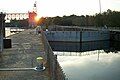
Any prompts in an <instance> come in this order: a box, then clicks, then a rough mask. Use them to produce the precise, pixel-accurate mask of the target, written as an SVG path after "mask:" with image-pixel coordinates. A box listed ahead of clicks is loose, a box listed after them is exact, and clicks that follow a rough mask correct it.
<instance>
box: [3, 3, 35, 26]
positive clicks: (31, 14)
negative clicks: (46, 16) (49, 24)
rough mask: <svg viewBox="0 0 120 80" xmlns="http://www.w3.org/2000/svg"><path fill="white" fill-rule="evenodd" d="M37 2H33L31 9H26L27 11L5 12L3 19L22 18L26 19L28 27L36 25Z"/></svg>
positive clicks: (8, 20) (7, 20)
mask: <svg viewBox="0 0 120 80" xmlns="http://www.w3.org/2000/svg"><path fill="white" fill-rule="evenodd" d="M36 4H37V2H35V3H34V6H33V10H32V11H30V12H29V11H28V13H6V16H5V20H6V22H10V20H24V19H27V20H28V23H29V27H33V26H36V25H37V23H36V21H35V17H36V16H37V5H36Z"/></svg>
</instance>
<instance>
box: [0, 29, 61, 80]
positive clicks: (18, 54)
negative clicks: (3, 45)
mask: <svg viewBox="0 0 120 80" xmlns="http://www.w3.org/2000/svg"><path fill="white" fill-rule="evenodd" d="M8 38H10V39H12V48H9V49H4V50H3V52H2V53H1V54H0V69H1V71H0V80H55V78H53V76H54V77H55V75H52V76H51V74H50V69H49V67H48V66H50V65H48V62H47V61H48V60H47V59H48V57H47V55H46V53H45V48H44V45H45V44H44V43H43V41H42V35H41V34H36V31H35V30H34V29H29V30H25V31H23V32H21V33H19V34H15V35H12V36H9V37H8ZM39 56H41V57H43V58H44V66H45V67H46V69H45V70H44V71H41V72H39V71H35V70H32V68H34V67H36V66H37V65H38V63H37V61H36V58H37V57H39ZM5 68H6V70H5ZM19 68H20V69H22V70H21V71H20V70H18V69H19ZM2 69H3V71H2ZM9 69H11V70H9ZM12 69H15V70H12ZM24 69H27V70H24ZM28 69H30V70H28ZM51 73H52V72H51ZM52 78H53V79H52ZM56 80H63V79H56Z"/></svg>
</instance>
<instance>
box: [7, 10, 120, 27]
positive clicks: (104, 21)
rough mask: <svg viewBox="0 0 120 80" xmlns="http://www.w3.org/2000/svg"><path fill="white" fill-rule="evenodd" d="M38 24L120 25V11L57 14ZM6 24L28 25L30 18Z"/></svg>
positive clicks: (42, 19) (41, 20) (43, 19)
mask: <svg viewBox="0 0 120 80" xmlns="http://www.w3.org/2000/svg"><path fill="white" fill-rule="evenodd" d="M37 24H38V25H44V26H50V25H61V26H96V27H103V26H107V27H120V11H112V10H110V9H108V10H107V11H106V12H103V13H101V14H100V13H99V14H95V15H81V16H77V15H74V14H73V15H70V16H63V17H60V16H56V17H46V18H44V17H42V18H41V19H40V20H39V21H38V23H37ZM6 25H8V26H9V25H15V26H17V27H24V26H28V25H29V23H28V19H26V20H11V22H10V23H7V24H6Z"/></svg>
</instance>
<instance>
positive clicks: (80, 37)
mask: <svg viewBox="0 0 120 80" xmlns="http://www.w3.org/2000/svg"><path fill="white" fill-rule="evenodd" d="M45 33H46V37H47V39H48V41H70V42H87V41H99V40H109V39H110V33H109V31H46V32H45Z"/></svg>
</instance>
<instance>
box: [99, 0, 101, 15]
mask: <svg viewBox="0 0 120 80" xmlns="http://www.w3.org/2000/svg"><path fill="white" fill-rule="evenodd" d="M99 8H100V14H101V0H99Z"/></svg>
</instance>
